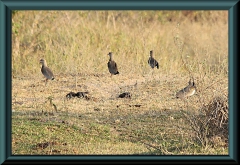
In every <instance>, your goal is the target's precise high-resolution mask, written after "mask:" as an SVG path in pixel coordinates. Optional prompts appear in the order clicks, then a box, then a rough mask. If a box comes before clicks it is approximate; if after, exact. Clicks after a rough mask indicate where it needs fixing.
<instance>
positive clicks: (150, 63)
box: [148, 50, 159, 69]
mask: <svg viewBox="0 0 240 165" xmlns="http://www.w3.org/2000/svg"><path fill="white" fill-rule="evenodd" d="M148 64H149V65H150V66H151V68H154V67H155V66H156V67H157V69H159V65H158V62H157V60H155V59H154V58H153V50H151V51H150V57H149V59H148Z"/></svg>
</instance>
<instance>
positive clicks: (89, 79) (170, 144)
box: [12, 11, 228, 155]
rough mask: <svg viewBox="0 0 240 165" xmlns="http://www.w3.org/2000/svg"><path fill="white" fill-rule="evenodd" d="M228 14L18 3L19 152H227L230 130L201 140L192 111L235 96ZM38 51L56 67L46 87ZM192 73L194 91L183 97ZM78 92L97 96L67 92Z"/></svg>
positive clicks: (15, 82)
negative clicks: (111, 67) (179, 95)
mask: <svg viewBox="0 0 240 165" xmlns="http://www.w3.org/2000/svg"><path fill="white" fill-rule="evenodd" d="M170 19H171V21H170ZM227 23H228V22H227V11H212V12H207V11H206V12H205V13H204V12H201V11H199V12H192V13H191V12H190V13H188V12H187V11H185V12H180V11H179V12H177V11H165V12H161V11H155V12H154V11H108V12H107V11H19V12H16V13H15V15H14V16H13V46H12V48H13V51H12V52H13V54H12V110H13V113H12V153H13V154H47V155H48V154H157V155H162V154H177V155H179V154H228V147H227V143H226V139H221V137H220V135H219V136H214V137H210V136H209V135H208V134H204V136H206V137H209V139H208V140H206V138H205V139H204V142H203V141H201V140H203V138H199V135H198V133H199V132H198V131H197V130H194V128H193V127H192V126H191V124H190V123H191V121H193V119H191V120H189V119H190V118H188V117H192V116H197V115H204V111H203V110H202V108H203V107H204V106H205V105H207V104H208V103H209V101H210V100H211V99H213V98H214V97H216V96H221V97H224V98H228V24H227ZM150 50H154V58H155V59H156V60H157V61H158V62H159V64H160V68H159V69H156V68H155V69H151V68H150V66H149V65H148V63H147V61H148V58H149V51H150ZM110 51H111V52H113V59H114V61H116V63H117V65H118V70H119V72H120V74H119V75H114V76H112V77H110V73H109V71H108V68H107V62H108V60H109V57H108V55H107V54H108V52H110ZM41 58H44V59H46V61H47V63H48V66H49V68H51V70H52V71H53V73H54V75H55V80H53V81H49V82H48V83H47V85H46V86H45V82H44V80H45V78H44V76H43V75H42V73H41V71H40V69H41V65H40V63H39V60H40V59H41ZM190 77H194V81H195V84H196V87H197V92H196V94H195V95H193V96H191V97H189V98H188V99H185V100H181V99H176V96H175V95H176V92H177V91H179V90H180V89H182V88H184V87H185V86H187V85H188V81H189V79H190ZM71 91H72V92H85V91H88V92H89V94H88V97H89V98H90V99H89V100H87V99H84V98H71V99H67V98H66V95H67V94H68V93H69V92H71ZM123 92H130V93H131V95H132V97H131V98H130V99H129V98H118V95H119V94H121V93H123ZM213 139H215V140H213ZM216 139H218V141H217V140H216Z"/></svg>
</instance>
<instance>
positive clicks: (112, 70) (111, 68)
mask: <svg viewBox="0 0 240 165" xmlns="http://www.w3.org/2000/svg"><path fill="white" fill-rule="evenodd" d="M108 55H109V57H110V58H109V61H108V63H107V65H108V70H109V72H110V73H111V77H112V75H116V74H119V72H118V68H117V63H116V62H115V61H113V60H112V52H109V53H108Z"/></svg>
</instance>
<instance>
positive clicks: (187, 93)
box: [176, 79, 196, 99]
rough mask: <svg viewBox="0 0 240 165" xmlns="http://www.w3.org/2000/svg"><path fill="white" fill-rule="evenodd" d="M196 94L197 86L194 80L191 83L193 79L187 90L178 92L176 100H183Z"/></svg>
mask: <svg viewBox="0 0 240 165" xmlns="http://www.w3.org/2000/svg"><path fill="white" fill-rule="evenodd" d="M195 92H196V86H195V83H194V80H193V81H192V82H191V79H190V80H189V82H188V86H186V87H185V88H183V89H181V90H180V91H179V92H177V94H176V98H180V99H183V98H186V97H189V96H192V95H194V93H195Z"/></svg>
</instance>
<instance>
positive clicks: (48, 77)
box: [40, 59, 54, 85]
mask: <svg viewBox="0 0 240 165" xmlns="http://www.w3.org/2000/svg"><path fill="white" fill-rule="evenodd" d="M40 63H41V64H42V68H41V72H42V74H43V75H44V76H45V78H46V83H45V85H46V84H47V81H48V80H54V76H53V73H52V71H51V69H50V68H49V67H48V66H47V62H46V60H44V59H41V60H40Z"/></svg>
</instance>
